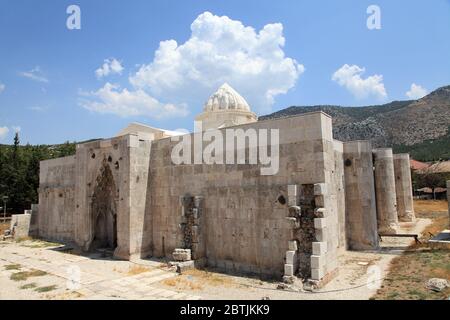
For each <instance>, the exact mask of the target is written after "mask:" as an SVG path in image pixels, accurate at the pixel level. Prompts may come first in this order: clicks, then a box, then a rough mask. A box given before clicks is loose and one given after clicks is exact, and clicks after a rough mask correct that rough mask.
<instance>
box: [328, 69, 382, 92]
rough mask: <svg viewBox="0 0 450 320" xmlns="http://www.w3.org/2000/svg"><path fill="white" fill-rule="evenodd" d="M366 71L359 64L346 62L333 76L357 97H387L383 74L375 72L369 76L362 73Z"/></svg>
mask: <svg viewBox="0 0 450 320" xmlns="http://www.w3.org/2000/svg"><path fill="white" fill-rule="evenodd" d="M365 71H366V69H365V68H361V67H359V66H357V65H351V66H350V65H348V64H344V65H343V66H342V67H341V68H339V69H338V70H337V71H336V72H335V73H334V74H333V76H332V80H333V81H336V82H337V83H338V84H339V85H340V86H342V87H345V88H346V89H347V90H348V91H350V93H351V94H352V95H353V96H354V97H355V98H357V99H365V98H368V97H371V96H374V97H376V98H378V99H386V98H387V93H386V89H385V87H384V83H383V76H382V75H378V74H375V75H373V76H369V77H367V78H363V77H362V75H363V73H364V72H365Z"/></svg>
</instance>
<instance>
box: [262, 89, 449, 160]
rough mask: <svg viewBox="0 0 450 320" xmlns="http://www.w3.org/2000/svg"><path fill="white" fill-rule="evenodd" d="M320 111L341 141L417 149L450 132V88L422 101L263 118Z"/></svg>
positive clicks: (326, 107)
mask: <svg viewBox="0 0 450 320" xmlns="http://www.w3.org/2000/svg"><path fill="white" fill-rule="evenodd" d="M319 110H321V111H323V112H325V113H327V114H329V115H330V116H332V117H333V125H334V130H333V131H334V137H335V138H336V139H338V140H341V141H349V140H358V139H361V140H364V139H368V140H372V143H373V144H374V146H376V147H383V146H401V147H403V148H405V147H413V146H417V145H421V144H424V142H430V141H433V140H439V139H443V138H444V137H446V136H447V134H449V133H450V132H449V127H450V86H445V87H442V88H439V89H437V90H435V91H433V92H432V93H430V94H428V95H427V96H425V97H423V98H422V99H419V100H410V101H393V102H391V103H387V104H384V105H378V106H364V107H342V106H336V105H321V106H301V107H297V106H293V107H289V108H287V109H284V110H281V111H278V112H275V113H272V114H270V115H267V116H263V117H260V119H261V120H263V119H271V118H279V117H286V116H293V115H297V114H302V113H306V112H312V111H319ZM446 141H448V140H446ZM444 147H445V146H444ZM406 149H408V148H406ZM448 149H450V145H448ZM447 151H448V150H447Z"/></svg>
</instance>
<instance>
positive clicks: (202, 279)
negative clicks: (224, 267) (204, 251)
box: [162, 269, 234, 290]
mask: <svg viewBox="0 0 450 320" xmlns="http://www.w3.org/2000/svg"><path fill="white" fill-rule="evenodd" d="M162 283H163V284H165V285H167V286H170V287H174V288H176V289H179V290H202V289H203V286H212V287H217V286H220V287H228V286H232V285H233V284H234V280H233V279H232V278H231V277H228V276H225V275H222V274H219V273H215V272H210V271H207V270H198V269H191V270H187V271H184V272H183V274H182V275H180V276H178V277H176V278H170V279H166V280H164V281H163V282H162Z"/></svg>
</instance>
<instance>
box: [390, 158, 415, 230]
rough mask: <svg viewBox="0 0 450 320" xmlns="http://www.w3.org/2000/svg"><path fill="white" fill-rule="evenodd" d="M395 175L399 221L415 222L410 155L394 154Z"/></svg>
mask: <svg viewBox="0 0 450 320" xmlns="http://www.w3.org/2000/svg"><path fill="white" fill-rule="evenodd" d="M394 173H395V193H396V197H397V198H396V200H397V213H398V220H399V221H402V222H413V221H415V214H414V203H413V193H412V190H413V187H412V180H411V166H410V162H409V154H407V153H402V154H394Z"/></svg>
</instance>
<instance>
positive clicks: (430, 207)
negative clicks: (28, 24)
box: [414, 200, 448, 215]
mask: <svg viewBox="0 0 450 320" xmlns="http://www.w3.org/2000/svg"><path fill="white" fill-rule="evenodd" d="M447 210H448V204H447V201H445V200H414V211H415V212H416V214H419V215H420V214H429V213H432V212H447Z"/></svg>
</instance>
